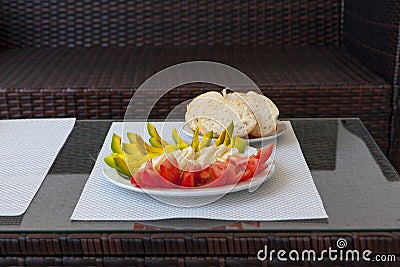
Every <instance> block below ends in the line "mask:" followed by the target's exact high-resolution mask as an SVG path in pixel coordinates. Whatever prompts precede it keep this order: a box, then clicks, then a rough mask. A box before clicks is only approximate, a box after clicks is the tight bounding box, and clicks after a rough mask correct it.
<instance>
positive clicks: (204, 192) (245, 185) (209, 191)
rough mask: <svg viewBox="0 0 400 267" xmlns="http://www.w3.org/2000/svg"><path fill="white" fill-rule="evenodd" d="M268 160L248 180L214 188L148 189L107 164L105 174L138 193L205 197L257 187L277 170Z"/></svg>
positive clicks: (251, 152) (249, 148)
mask: <svg viewBox="0 0 400 267" xmlns="http://www.w3.org/2000/svg"><path fill="white" fill-rule="evenodd" d="M255 151H257V150H256V149H255V148H252V147H248V149H247V153H248V154H254V153H255ZM267 162H269V164H270V166H271V167H270V168H267V169H266V170H265V171H263V172H261V173H259V174H257V175H256V176H254V177H253V178H251V179H248V180H247V181H244V182H241V183H238V184H236V185H226V186H220V187H212V188H187V189H186V188H182V189H181V188H179V189H178V188H176V189H174V188H172V189H169V188H160V189H146V190H143V189H141V188H139V187H136V186H133V185H132V184H131V182H130V180H128V179H126V178H123V177H122V176H121V175H119V174H118V172H117V171H116V170H115V169H113V168H111V167H110V166H108V165H107V164H105V163H104V164H103V175H104V176H105V177H106V179H107V180H108V181H110V182H111V183H113V184H115V185H116V186H119V187H122V188H126V189H129V190H131V191H134V192H138V193H148V194H150V195H154V196H164V197H205V196H215V195H223V194H226V193H233V192H238V191H242V190H246V189H249V191H251V189H253V188H255V189H257V188H258V186H260V185H261V184H262V183H264V182H265V181H267V180H269V179H270V178H271V177H272V175H273V174H274V172H275V163H274V162H273V160H271V159H269V160H268V161H267Z"/></svg>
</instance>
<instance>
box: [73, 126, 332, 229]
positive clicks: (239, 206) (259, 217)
mask: <svg viewBox="0 0 400 267" xmlns="http://www.w3.org/2000/svg"><path fill="white" fill-rule="evenodd" d="M285 123H286V125H287V127H288V130H287V132H286V133H285V134H284V135H282V136H281V137H280V138H279V139H278V146H277V153H276V158H275V161H276V172H275V174H274V176H273V177H272V178H271V179H270V180H269V181H267V182H266V183H264V184H263V185H262V186H261V187H260V188H259V189H258V190H257V191H255V192H253V193H249V192H248V191H242V192H238V193H234V194H228V195H226V196H224V197H223V198H221V199H219V200H217V201H216V202H213V203H211V204H208V205H206V206H202V207H194V208H182V207H174V206H171V205H168V204H165V203H162V202H160V201H158V200H155V199H153V198H151V197H150V196H148V195H145V194H141V193H135V192H132V191H129V190H127V189H123V188H119V187H118V186H116V185H114V184H111V183H110V182H109V181H107V180H106V178H105V177H103V175H102V165H103V157H104V156H106V155H108V154H109V153H110V141H111V136H112V133H114V132H115V133H117V134H121V132H122V130H121V129H122V123H113V124H112V126H111V128H110V130H109V133H108V135H107V137H106V140H105V142H104V145H103V148H102V149H101V152H100V154H99V156H98V158H97V161H96V164H95V166H94V168H93V170H92V173H91V174H90V177H89V179H88V181H87V183H86V185H85V188H84V190H83V192H82V195H81V197H80V199H79V202H78V204H77V205H76V207H75V210H74V213H73V214H72V217H71V220H87V221H90V220H133V221H139V220H159V219H170V218H206V219H219V220H250V221H274V220H297V219H321V218H327V217H328V215H327V214H326V212H325V209H324V206H323V204H322V201H321V198H320V196H319V194H318V191H317V188H316V187H315V184H314V181H313V178H312V176H311V173H310V170H309V169H308V166H307V164H306V161H305V159H304V156H303V154H302V152H301V148H300V145H299V143H298V141H297V138H296V136H295V134H294V132H293V129H292V126H291V124H290V122H285ZM181 125H182V123H171V122H169V123H168V125H165V126H164V130H165V131H166V132H168V131H169V132H170V129H172V128H173V127H176V128H179V127H181ZM125 127H126V128H129V129H130V130H131V131H135V129H136V132H137V133H140V134H142V133H143V132H144V130H143V129H144V123H130V125H128V126H127V125H125ZM156 127H157V128H158V127H160V124H156ZM124 131H125V132H126V129H124ZM145 140H146V138H145Z"/></svg>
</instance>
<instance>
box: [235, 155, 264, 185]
mask: <svg viewBox="0 0 400 267" xmlns="http://www.w3.org/2000/svg"><path fill="white" fill-rule="evenodd" d="M259 162H260V160H259V159H258V158H257V157H256V156H254V155H252V156H250V157H249V160H248V161H247V165H246V169H245V170H244V173H243V175H242V177H241V179H240V181H241V182H243V181H246V180H248V179H250V178H251V177H253V176H254V174H255V173H256V170H257V168H258V164H259Z"/></svg>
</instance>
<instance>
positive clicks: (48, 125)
mask: <svg viewBox="0 0 400 267" xmlns="http://www.w3.org/2000/svg"><path fill="white" fill-rule="evenodd" d="M74 124H75V119H73V118H71V119H29V120H4V121H0V144H1V145H0V216H18V215H22V214H23V213H24V212H25V211H26V209H27V208H28V206H29V204H30V203H31V201H32V199H33V197H34V196H35V194H36V192H37V191H38V189H39V188H40V185H41V184H42V182H43V180H44V178H45V177H46V175H47V172H48V171H49V170H50V167H51V165H52V164H53V162H54V160H55V159H56V157H57V154H58V152H59V151H60V149H61V147H62V146H63V145H64V142H65V140H66V139H67V137H68V135H69V134H70V133H71V130H72V128H73V127H74Z"/></svg>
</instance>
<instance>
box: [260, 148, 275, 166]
mask: <svg viewBox="0 0 400 267" xmlns="http://www.w3.org/2000/svg"><path fill="white" fill-rule="evenodd" d="M273 150H274V144H273V143H272V144H270V145H268V146H265V147H262V148H260V149H259V150H258V152H257V155H256V158H258V159H259V160H260V162H261V163H265V162H266V161H267V160H268V159H269V158H270V157H271V154H272V151H273Z"/></svg>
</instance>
